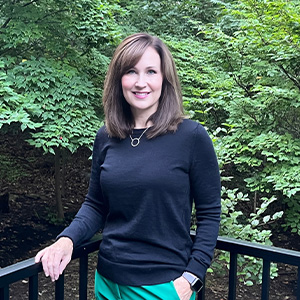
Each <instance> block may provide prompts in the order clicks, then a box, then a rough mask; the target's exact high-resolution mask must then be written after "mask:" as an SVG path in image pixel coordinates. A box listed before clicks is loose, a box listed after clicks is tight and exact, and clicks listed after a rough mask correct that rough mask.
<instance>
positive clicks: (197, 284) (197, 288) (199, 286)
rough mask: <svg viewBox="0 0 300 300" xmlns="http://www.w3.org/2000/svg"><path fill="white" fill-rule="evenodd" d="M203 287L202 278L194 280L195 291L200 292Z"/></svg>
mask: <svg viewBox="0 0 300 300" xmlns="http://www.w3.org/2000/svg"><path fill="white" fill-rule="evenodd" d="M202 287H203V283H202V282H201V280H200V279H197V280H195V281H194V282H193V286H192V288H193V290H194V291H195V292H199V291H200V290H201V289H202Z"/></svg>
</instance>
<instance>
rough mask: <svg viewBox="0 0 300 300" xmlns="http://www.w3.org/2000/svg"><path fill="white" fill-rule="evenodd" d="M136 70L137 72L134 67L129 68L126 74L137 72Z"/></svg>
mask: <svg viewBox="0 0 300 300" xmlns="http://www.w3.org/2000/svg"><path fill="white" fill-rule="evenodd" d="M135 73H136V72H135V70H133V69H131V70H128V71H127V72H126V74H135Z"/></svg>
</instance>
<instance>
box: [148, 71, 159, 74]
mask: <svg viewBox="0 0 300 300" xmlns="http://www.w3.org/2000/svg"><path fill="white" fill-rule="evenodd" d="M156 73H157V72H156V71H154V70H149V71H148V74H150V75H151V74H156Z"/></svg>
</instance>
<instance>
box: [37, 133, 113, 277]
mask: <svg viewBox="0 0 300 300" xmlns="http://www.w3.org/2000/svg"><path fill="white" fill-rule="evenodd" d="M106 141H107V134H105V130H104V128H102V129H100V130H99V132H98V134H97V137H96V139H95V142H94V148H93V160H92V170H91V178H90V184H89V191H88V194H87V196H86V199H85V202H84V203H83V205H82V207H81V208H80V210H79V212H78V213H77V215H76V216H75V218H74V220H73V221H72V223H71V224H70V226H69V227H67V228H66V229H65V230H64V231H63V232H62V233H61V234H60V235H59V236H58V237H57V241H56V242H55V243H54V244H52V245H51V246H49V247H47V248H45V249H43V250H41V251H40V252H39V253H38V254H37V255H36V257H35V262H39V261H42V263H43V269H44V273H45V275H46V276H47V277H48V276H50V278H51V280H52V281H54V280H57V279H58V277H59V275H61V274H62V272H63V270H64V269H65V268H66V266H67V264H68V263H69V262H70V260H71V257H72V253H73V247H74V246H77V245H79V244H80V243H82V242H83V241H84V240H88V239H90V238H91V237H92V236H93V235H94V234H95V233H96V232H97V231H98V230H99V229H100V228H101V227H102V226H103V224H104V222H105V218H106V214H107V211H108V206H107V205H106V203H105V201H104V199H103V197H102V191H101V186H100V166H101V164H102V162H103V160H104V157H105V150H104V148H105V142H106Z"/></svg>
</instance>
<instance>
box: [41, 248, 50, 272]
mask: <svg viewBox="0 0 300 300" xmlns="http://www.w3.org/2000/svg"><path fill="white" fill-rule="evenodd" d="M41 261H42V264H43V270H44V273H45V276H46V277H48V276H49V266H48V263H49V254H48V251H45V253H44V255H43V256H42V259H41Z"/></svg>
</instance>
